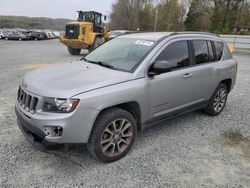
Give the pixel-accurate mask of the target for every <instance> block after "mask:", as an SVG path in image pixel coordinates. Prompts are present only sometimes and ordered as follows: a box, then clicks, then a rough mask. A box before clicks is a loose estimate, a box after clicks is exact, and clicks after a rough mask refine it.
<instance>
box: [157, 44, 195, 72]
mask: <svg viewBox="0 0 250 188" xmlns="http://www.w3.org/2000/svg"><path fill="white" fill-rule="evenodd" d="M156 60H157V61H168V62H169V63H170V64H171V65H172V66H173V68H174V69H176V68H181V67H186V66H189V65H190V59H189V53H188V43H187V41H177V42H173V43H172V44H170V45H169V46H167V47H166V48H165V49H164V50H163V51H162V53H161V54H160V55H159V56H158V57H157V59H156Z"/></svg>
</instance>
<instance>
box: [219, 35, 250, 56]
mask: <svg viewBox="0 0 250 188" xmlns="http://www.w3.org/2000/svg"><path fill="white" fill-rule="evenodd" d="M220 36H221V37H222V38H223V39H224V40H225V41H226V42H227V43H228V44H229V45H232V46H234V48H235V52H236V53H237V52H239V53H250V36H248V35H220Z"/></svg>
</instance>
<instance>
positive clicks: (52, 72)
mask: <svg viewBox="0 0 250 188" xmlns="http://www.w3.org/2000/svg"><path fill="white" fill-rule="evenodd" d="M132 76H133V74H131V73H127V72H122V71H117V70H112V69H108V68H106V67H102V66H99V65H96V64H91V63H87V62H84V61H77V62H73V63H65V64H60V65H54V66H51V67H46V68H41V69H37V70H35V71H32V72H31V73H29V74H28V75H27V76H25V77H24V79H23V82H22V87H24V86H25V89H26V90H27V91H29V92H31V93H33V94H36V95H39V96H45V97H57V98H69V97H72V96H74V95H77V94H79V93H82V92H87V91H90V90H94V89H98V88H101V87H105V86H109V85H112V84H116V83H120V82H124V81H128V80H131V79H132Z"/></svg>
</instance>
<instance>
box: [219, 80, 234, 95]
mask: <svg viewBox="0 0 250 188" xmlns="http://www.w3.org/2000/svg"><path fill="white" fill-rule="evenodd" d="M220 83H222V84H225V85H226V87H227V90H228V93H229V92H230V91H231V88H232V79H231V78H228V79H225V80H222V81H221V82H220Z"/></svg>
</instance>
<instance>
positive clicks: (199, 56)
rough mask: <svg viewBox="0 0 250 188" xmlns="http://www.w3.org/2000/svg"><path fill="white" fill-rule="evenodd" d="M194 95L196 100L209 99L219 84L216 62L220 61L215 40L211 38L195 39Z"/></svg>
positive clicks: (193, 47) (193, 46)
mask: <svg viewBox="0 0 250 188" xmlns="http://www.w3.org/2000/svg"><path fill="white" fill-rule="evenodd" d="M192 51H193V55H194V65H193V78H194V79H193V82H194V86H195V87H194V88H193V94H192V95H193V97H194V99H195V100H200V101H207V100H209V98H210V97H211V95H212V93H213V91H214V89H215V87H216V86H217V83H216V81H217V79H216V77H217V74H216V63H218V61H217V58H216V55H215V50H214V47H213V42H212V41H210V40H204V39H201V40H193V41H192Z"/></svg>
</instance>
